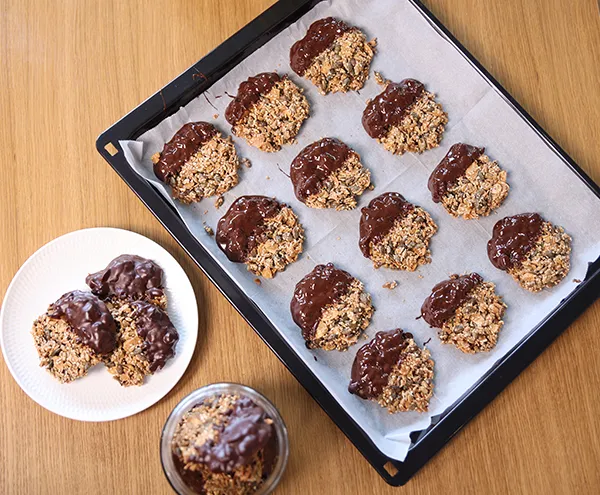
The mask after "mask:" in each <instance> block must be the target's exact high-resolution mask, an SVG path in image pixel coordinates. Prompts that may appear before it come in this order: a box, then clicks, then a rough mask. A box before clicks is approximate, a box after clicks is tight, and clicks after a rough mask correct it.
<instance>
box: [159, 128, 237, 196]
mask: <svg viewBox="0 0 600 495" xmlns="http://www.w3.org/2000/svg"><path fill="white" fill-rule="evenodd" d="M152 163H154V174H155V175H156V177H158V178H159V179H160V180H161V181H162V182H164V183H165V184H168V185H169V186H171V194H172V195H173V197H174V198H175V199H177V200H179V201H180V202H182V203H184V204H189V203H196V202H198V201H200V200H202V199H203V198H207V197H209V196H218V195H219V194H223V193H224V192H226V191H229V189H231V188H232V187H234V186H235V185H236V184H237V183H238V169H239V168H240V161H239V158H238V156H237V153H236V151H235V146H234V145H233V141H232V140H231V138H230V137H226V138H225V137H223V136H222V134H221V133H220V132H219V131H218V130H217V129H216V128H215V127H214V126H213V125H212V124H209V123H208V122H190V123H188V124H185V125H184V126H183V127H182V128H181V129H179V130H178V131H177V132H176V133H175V136H173V138H172V139H171V140H170V141H169V142H168V143H166V144H165V146H164V148H163V150H162V152H160V153H156V154H154V155H153V156H152Z"/></svg>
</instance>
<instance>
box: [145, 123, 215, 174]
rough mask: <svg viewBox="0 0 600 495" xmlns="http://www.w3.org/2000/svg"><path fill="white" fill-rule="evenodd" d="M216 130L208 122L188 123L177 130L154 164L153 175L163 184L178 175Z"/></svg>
mask: <svg viewBox="0 0 600 495" xmlns="http://www.w3.org/2000/svg"><path fill="white" fill-rule="evenodd" d="M216 133H217V130H216V129H215V127H214V126H213V125H212V124H209V123H208V122H189V123H187V124H185V125H184V126H183V127H182V128H181V129H179V130H178V131H177V132H176V133H175V135H174V136H173V137H172V138H171V140H170V141H169V142H168V143H166V144H165V146H164V148H163V150H162V152H161V154H160V159H159V160H158V162H156V163H155V164H154V175H156V177H158V178H159V179H160V180H161V181H163V182H168V181H169V180H170V179H171V177H173V176H174V175H176V174H178V173H179V171H180V170H181V167H183V165H184V164H185V163H186V162H187V161H188V160H189V159H190V158H191V157H192V156H193V155H194V154H195V153H196V152H197V151H198V149H199V148H200V146H202V145H203V144H204V143H206V142H207V141H208V140H210V139H211V138H212V137H213V136H214V135H215V134H216Z"/></svg>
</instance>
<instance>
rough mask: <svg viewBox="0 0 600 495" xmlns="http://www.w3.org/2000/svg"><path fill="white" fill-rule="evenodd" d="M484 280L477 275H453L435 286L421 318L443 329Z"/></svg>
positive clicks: (426, 301)
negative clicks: (445, 323) (446, 322)
mask: <svg viewBox="0 0 600 495" xmlns="http://www.w3.org/2000/svg"><path fill="white" fill-rule="evenodd" d="M481 282H483V278H481V276H480V275H479V274H477V273H470V274H469V275H462V276H460V277H459V276H458V275H452V277H450V279H449V280H444V281H443V282H440V283H439V284H437V285H435V286H434V287H433V289H432V291H431V294H430V295H429V296H427V299H425V302H424V303H423V306H421V316H423V319H424V320H425V321H426V322H427V323H429V325H431V326H432V327H436V328H442V325H443V324H444V322H445V321H446V320H448V319H450V318H452V317H453V316H454V314H455V313H456V310H457V309H458V308H459V307H460V306H462V305H463V304H464V302H465V301H466V300H467V298H468V296H469V293H470V292H471V291H472V290H473V289H474V288H475V287H477V286H478V285H479V284H480V283H481Z"/></svg>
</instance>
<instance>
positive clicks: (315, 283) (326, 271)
mask: <svg viewBox="0 0 600 495" xmlns="http://www.w3.org/2000/svg"><path fill="white" fill-rule="evenodd" d="M352 282H354V277H353V276H352V275H350V274H349V273H348V272H346V271H344V270H340V269H338V268H336V267H335V266H333V263H328V264H327V265H317V266H316V267H315V268H314V270H313V271H312V272H310V273H309V274H308V275H306V276H305V277H304V278H303V279H302V280H300V282H298V283H297V284H296V288H295V289H294V296H293V297H292V302H291V304H290V310H291V312H292V318H293V319H294V322H295V323H296V325H298V326H299V327H300V328H301V330H302V335H303V336H304V338H305V339H310V338H312V336H313V335H314V334H315V332H316V330H317V326H318V325H319V321H320V320H321V315H322V313H323V310H324V309H325V307H326V306H328V305H330V304H332V303H334V302H336V301H338V300H339V299H340V298H341V297H342V296H343V295H345V294H346V293H347V292H348V290H349V289H350V285H351V284H352Z"/></svg>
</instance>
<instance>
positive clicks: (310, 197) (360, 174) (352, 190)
mask: <svg viewBox="0 0 600 495" xmlns="http://www.w3.org/2000/svg"><path fill="white" fill-rule="evenodd" d="M290 178H291V180H292V183H293V185H294V193H295V194H296V197H297V198H298V200H300V201H302V202H303V203H304V204H306V205H307V206H309V207H311V208H335V209H336V210H351V209H353V208H355V207H356V196H359V195H361V194H362V193H363V191H364V190H365V189H366V188H367V187H369V185H370V184H371V173H370V172H369V170H368V169H366V168H365V167H364V166H363V165H362V163H361V162H360V156H359V155H358V153H356V152H355V151H354V150H352V149H351V148H350V147H349V146H347V145H346V144H344V143H342V142H341V141H339V140H338V139H333V138H323V139H321V140H319V141H317V142H315V143H312V144H309V145H308V146H307V147H306V148H304V149H303V150H302V151H301V152H300V153H299V154H298V156H296V158H294V161H293V162H292V166H291V167H290Z"/></svg>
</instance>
